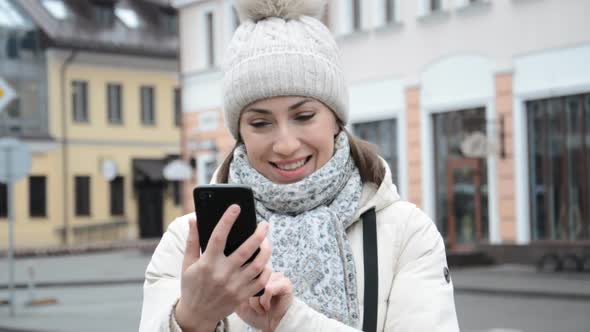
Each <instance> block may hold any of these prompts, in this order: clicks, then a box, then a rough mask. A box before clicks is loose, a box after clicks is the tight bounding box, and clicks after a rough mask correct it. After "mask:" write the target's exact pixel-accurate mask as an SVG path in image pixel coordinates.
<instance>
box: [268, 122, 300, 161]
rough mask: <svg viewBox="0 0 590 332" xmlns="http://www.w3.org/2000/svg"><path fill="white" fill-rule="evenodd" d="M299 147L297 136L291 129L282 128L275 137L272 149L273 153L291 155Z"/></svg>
mask: <svg viewBox="0 0 590 332" xmlns="http://www.w3.org/2000/svg"><path fill="white" fill-rule="evenodd" d="M300 147H301V141H299V137H297V135H296V134H295V133H294V132H293V131H292V130H289V129H288V128H283V129H281V130H280V132H279V134H278V135H277V136H276V137H275V141H274V144H273V147H272V149H273V152H274V153H276V154H279V155H281V156H292V155H294V154H295V152H297V150H298V149H299V148H300Z"/></svg>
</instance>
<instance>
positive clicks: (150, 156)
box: [0, 0, 181, 248]
mask: <svg viewBox="0 0 590 332" xmlns="http://www.w3.org/2000/svg"><path fill="white" fill-rule="evenodd" d="M178 45H179V39H178V16H177V11H176V9H175V8H173V7H171V6H170V4H169V3H168V1H157V0H133V1H131V0H128V1H124V0H121V1H110V0H85V1H81V0H22V1H21V0H19V1H15V0H0V77H1V78H3V79H4V80H5V81H6V82H8V84H9V85H11V86H12V87H13V88H14V89H15V90H16V92H17V94H18V98H17V99H16V100H15V101H13V102H12V103H11V104H10V105H9V106H8V108H7V109H6V110H5V111H4V112H2V113H0V136H13V137H17V138H19V139H21V140H23V141H24V142H25V143H26V144H27V145H28V146H29V148H30V150H31V151H32V154H33V156H32V171H31V175H30V176H29V177H28V178H27V179H25V180H21V181H19V182H18V183H17V184H16V185H15V192H14V202H15V204H14V208H15V211H14V212H15V213H14V216H15V220H16V223H15V226H16V227H15V243H16V245H17V247H39V246H54V245H61V244H77V243H89V242H96V241H104V240H107V241H113V240H120V239H129V238H131V239H137V238H144V237H158V236H160V235H161V234H162V231H163V227H165V225H166V224H167V221H170V220H172V219H173V217H174V216H177V215H179V214H180V213H181V208H180V190H179V188H180V186H179V183H177V182H169V181H166V180H165V179H164V177H163V175H162V169H163V167H164V165H166V163H167V162H168V161H170V160H172V159H175V158H178V156H179V155H180V146H179V143H180V133H181V132H180V122H181V109H180V88H179V84H178V60H177V58H178ZM6 214H7V206H6V185H4V184H0V239H6V236H7V235H6V234H7V223H6V220H7V219H6ZM6 243H7V241H4V240H0V248H5V247H6Z"/></svg>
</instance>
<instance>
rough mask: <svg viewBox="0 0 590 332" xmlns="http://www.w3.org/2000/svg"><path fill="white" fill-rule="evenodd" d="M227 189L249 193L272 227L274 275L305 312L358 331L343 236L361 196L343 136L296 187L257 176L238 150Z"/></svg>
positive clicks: (243, 151) (349, 253)
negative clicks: (288, 285) (285, 281)
mask: <svg viewBox="0 0 590 332" xmlns="http://www.w3.org/2000/svg"><path fill="white" fill-rule="evenodd" d="M228 182H229V183H240V184H246V185H249V186H251V187H252V189H253V191H254V197H255V200H256V213H257V217H258V220H259V221H260V220H265V221H268V222H269V223H270V226H271V227H270V235H269V240H270V242H271V244H272V247H273V252H272V257H271V264H272V267H273V270H274V271H276V272H282V273H284V274H285V276H287V277H288V278H289V279H290V280H291V281H292V282H293V286H294V294H295V296H296V297H297V298H299V299H301V300H302V301H303V302H305V303H306V304H307V305H308V306H310V307H311V308H313V309H315V310H316V311H319V312H321V313H323V314H324V315H326V316H327V317H329V318H332V319H336V320H338V321H340V322H343V323H345V324H347V325H349V326H352V327H358V326H359V308H358V298H357V289H356V288H357V287H356V271H355V267H354V261H353V257H352V250H351V247H350V243H349V242H348V238H347V236H346V228H348V227H349V226H350V225H351V224H352V222H353V221H354V220H352V219H353V217H354V213H355V212H356V210H357V208H358V205H359V201H360V197H361V190H362V183H361V177H360V175H359V172H358V169H357V167H356V165H355V164H354V161H353V159H352V157H351V156H350V146H349V143H348V137H347V136H346V133H344V132H341V133H340V134H339V135H338V136H337V138H336V142H335V153H334V156H333V157H332V159H330V160H329V161H328V162H327V163H326V164H325V165H324V166H322V167H321V168H320V169H318V170H316V171H315V172H314V173H313V174H311V175H310V176H308V177H306V178H304V179H302V180H301V181H299V182H296V183H291V184H286V185H285V184H276V183H273V182H272V181H270V180H268V179H267V178H265V177H264V176H263V175H261V174H260V173H258V171H256V170H255V169H254V168H252V166H251V165H250V163H249V162H248V158H247V156H246V149H245V147H244V146H243V145H242V146H240V147H238V148H237V149H236V150H235V151H234V159H233V161H232V163H231V166H230V171H229V179H228Z"/></svg>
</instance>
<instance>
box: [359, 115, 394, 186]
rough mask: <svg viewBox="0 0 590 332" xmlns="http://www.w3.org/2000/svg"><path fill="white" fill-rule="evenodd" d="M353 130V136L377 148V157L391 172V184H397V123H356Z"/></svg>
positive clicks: (386, 121)
mask: <svg viewBox="0 0 590 332" xmlns="http://www.w3.org/2000/svg"><path fill="white" fill-rule="evenodd" d="M353 130H354V133H355V135H357V136H358V137H360V138H362V139H364V140H366V141H368V142H371V143H373V144H375V145H376V146H377V148H378V149H379V155H380V156H381V157H383V159H385V161H386V162H387V165H388V166H389V169H390V170H391V177H392V180H393V183H397V175H398V167H397V165H398V152H397V143H396V142H397V141H398V139H397V121H396V120H395V119H388V120H382V121H373V122H364V123H356V124H354V125H353Z"/></svg>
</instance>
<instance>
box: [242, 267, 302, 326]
mask: <svg viewBox="0 0 590 332" xmlns="http://www.w3.org/2000/svg"><path fill="white" fill-rule="evenodd" d="M292 303H293V284H292V283H291V280H289V278H287V277H285V276H284V275H283V274H282V273H278V272H273V273H272V275H271V277H270V280H269V281H268V284H267V285H266V287H265V289H264V294H263V295H262V296H261V297H251V298H250V299H248V300H247V301H244V302H242V304H240V306H239V307H238V309H237V311H236V312H237V314H238V316H240V318H242V320H243V321H245V322H246V323H248V324H249V325H250V326H253V327H255V328H257V329H259V330H262V331H264V332H267V331H274V330H275V329H276V328H277V326H278V325H279V323H280V322H281V319H283V316H285V313H286V312H287V310H288V309H289V307H291V304H292Z"/></svg>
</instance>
